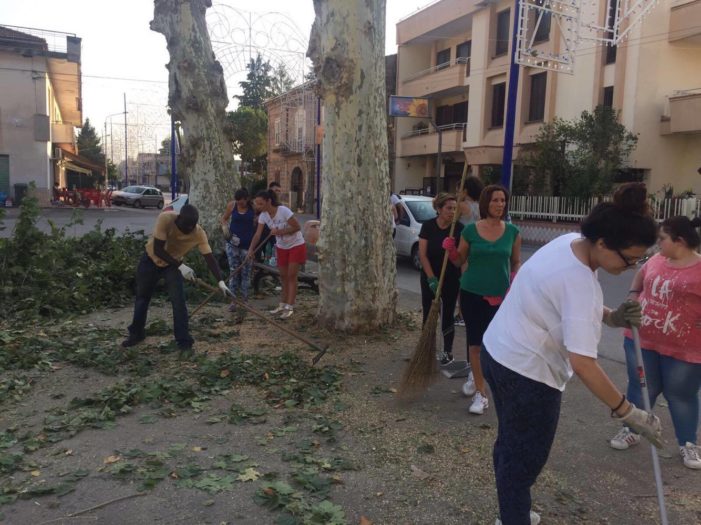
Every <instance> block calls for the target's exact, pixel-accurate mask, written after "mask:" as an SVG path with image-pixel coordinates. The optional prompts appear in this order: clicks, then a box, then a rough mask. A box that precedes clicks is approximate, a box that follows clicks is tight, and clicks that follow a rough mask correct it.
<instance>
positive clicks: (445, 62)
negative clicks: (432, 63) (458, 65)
mask: <svg viewBox="0 0 701 525" xmlns="http://www.w3.org/2000/svg"><path fill="white" fill-rule="evenodd" d="M448 66H450V48H448V49H444V50H443V51H439V52H438V53H436V69H444V68H446V67H448Z"/></svg>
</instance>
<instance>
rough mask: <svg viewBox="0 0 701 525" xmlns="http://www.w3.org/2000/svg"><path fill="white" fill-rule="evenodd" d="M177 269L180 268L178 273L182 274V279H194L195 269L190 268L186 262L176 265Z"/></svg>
mask: <svg viewBox="0 0 701 525" xmlns="http://www.w3.org/2000/svg"><path fill="white" fill-rule="evenodd" d="M178 270H180V273H181V274H183V279H185V280H186V281H194V280H195V270H193V269H192V268H190V267H189V266H188V265H187V264H181V265H180V266H178Z"/></svg>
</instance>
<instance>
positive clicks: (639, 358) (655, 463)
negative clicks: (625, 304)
mask: <svg viewBox="0 0 701 525" xmlns="http://www.w3.org/2000/svg"><path fill="white" fill-rule="evenodd" d="M632 332H633V344H634V346H635V361H636V368H637V371H638V379H639V380H640V390H641V392H642V395H643V408H645V411H646V412H651V411H652V408H651V407H650V397H649V396H648V393H647V379H646V377H645V366H643V351H642V349H641V347H640V334H639V333H638V329H637V327H635V326H633V327H632ZM650 450H651V451H652V470H653V472H654V473H655V486H656V488H657V503H658V504H659V506H660V520H661V522H662V525H669V521H668V520H667V507H666V506H665V503H664V487H663V486H662V471H661V470H660V458H659V456H658V455H657V447H655V445H653V444H650Z"/></svg>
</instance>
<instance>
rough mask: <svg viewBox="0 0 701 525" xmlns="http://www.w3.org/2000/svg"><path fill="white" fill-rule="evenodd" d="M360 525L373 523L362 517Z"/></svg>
mask: <svg viewBox="0 0 701 525" xmlns="http://www.w3.org/2000/svg"><path fill="white" fill-rule="evenodd" d="M360 525H372V521H370V520H369V519H367V518H366V517H365V516H360Z"/></svg>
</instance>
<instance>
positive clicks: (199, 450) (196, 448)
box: [192, 447, 204, 452]
mask: <svg viewBox="0 0 701 525" xmlns="http://www.w3.org/2000/svg"><path fill="white" fill-rule="evenodd" d="M203 450H204V447H192V451H193V452H202V451H203Z"/></svg>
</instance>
